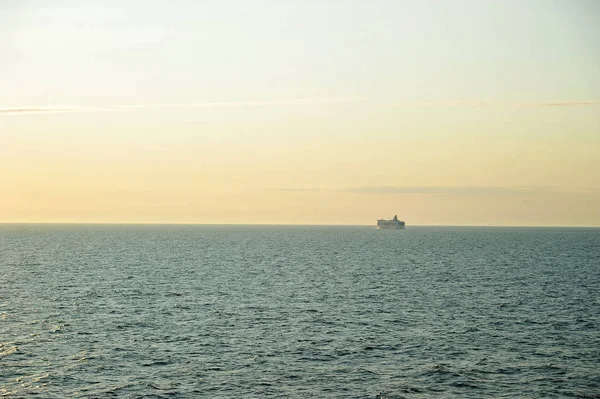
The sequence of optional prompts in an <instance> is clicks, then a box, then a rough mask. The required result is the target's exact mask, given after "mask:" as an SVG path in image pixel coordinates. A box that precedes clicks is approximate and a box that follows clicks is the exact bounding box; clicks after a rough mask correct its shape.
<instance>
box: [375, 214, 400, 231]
mask: <svg viewBox="0 0 600 399" xmlns="http://www.w3.org/2000/svg"><path fill="white" fill-rule="evenodd" d="M405 225H406V223H404V221H403V220H398V215H394V218H393V219H392V220H384V219H379V220H377V227H378V228H380V229H382V230H400V229H403V228H404V226H405Z"/></svg>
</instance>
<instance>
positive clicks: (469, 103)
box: [0, 97, 600, 115]
mask: <svg viewBox="0 0 600 399" xmlns="http://www.w3.org/2000/svg"><path fill="white" fill-rule="evenodd" d="M367 101H368V99H367V98H365V97H326V98H299V99H293V100H264V101H221V102H219V101H215V102H204V103H186V104H126V105H108V106H78V105H50V106H25V107H5V108H0V115H24V114H49V113H54V114H59V113H74V112H118V111H135V110H144V109H168V108H171V109H178V108H179V109H185V108H235V107H293V106H308V105H333V104H344V103H359V102H367ZM594 105H600V100H582V101H546V102H533V103H509V102H494V101H480V100H450V101H423V102H406V103H395V104H391V106H394V107H417V108H434V107H513V108H514V107H516V108H540V107H582V106H594Z"/></svg>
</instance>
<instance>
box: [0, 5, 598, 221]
mask: <svg viewBox="0 0 600 399" xmlns="http://www.w3.org/2000/svg"><path fill="white" fill-rule="evenodd" d="M599 19H600V3H599V2H597V1H595V0H562V1H559V0H528V1H523V0H506V1H501V2H500V1H497V2H491V1H479V0H472V1H466V0H464V1H463V0H448V1H403V0H369V1H358V0H343V1H342V0H328V1H323V0H320V1H316V0H279V1H276V2H275V1H271V0H268V1H267V0H239V1H233V0H220V1H209V0H205V1H184V0H180V1H153V2H148V1H141V0H139V1H138V0H119V1H102V2H98V1H87V0H76V1H75V0H72V1H69V0H64V1H60V0H59V1H53V2H44V1H27V0H4V1H2V2H0V57H1V58H0V59H1V62H0V222H8V223H21V222H44V223H210V224H213V223H218V224H220V223H243V224H246V223H250V224H254V223H258V224H348V225H373V226H374V225H375V221H376V219H378V218H381V217H384V218H388V219H389V218H391V217H392V216H393V215H395V214H397V215H398V217H399V218H400V219H402V220H405V221H406V223H407V226H410V225H482V226H485V225H491V226H497V225H498V226H504V225H516V226H600V24H598V23H597V21H598V20H599Z"/></svg>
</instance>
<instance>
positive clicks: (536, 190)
mask: <svg viewBox="0 0 600 399" xmlns="http://www.w3.org/2000/svg"><path fill="white" fill-rule="evenodd" d="M345 191H346V192H350V193H358V194H428V195H438V196H440V195H450V196H508V195H524V194H547V193H551V192H556V190H554V189H552V188H551V187H546V186H515V187H498V186H364V187H350V188H347V189H345Z"/></svg>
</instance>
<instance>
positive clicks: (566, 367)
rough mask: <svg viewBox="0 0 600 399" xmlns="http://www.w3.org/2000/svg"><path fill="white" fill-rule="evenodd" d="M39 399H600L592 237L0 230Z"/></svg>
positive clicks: (5, 348) (6, 326)
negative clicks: (119, 398) (115, 398)
mask: <svg viewBox="0 0 600 399" xmlns="http://www.w3.org/2000/svg"><path fill="white" fill-rule="evenodd" d="M33 395H37V397H40V398H64V397H86V398H87V397H90V398H104V397H122V398H141V397H149V398H150V397H152V398H195V397H211V398H286V397H287V398H377V397H379V398H434V397H447V398H563V397H564V398H599V397H600V230H599V229H563V228H561V229H551V228H547V229H546V228H545V229H540V228H442V227H438V228H436V227H410V226H409V227H408V228H407V229H406V230H404V231H382V230H376V229H375V228H370V227H281V226H108V225H104V226H103V225H71V226H69V225H0V396H6V397H9V398H20V397H30V396H33ZM378 395H379V396H378Z"/></svg>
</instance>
